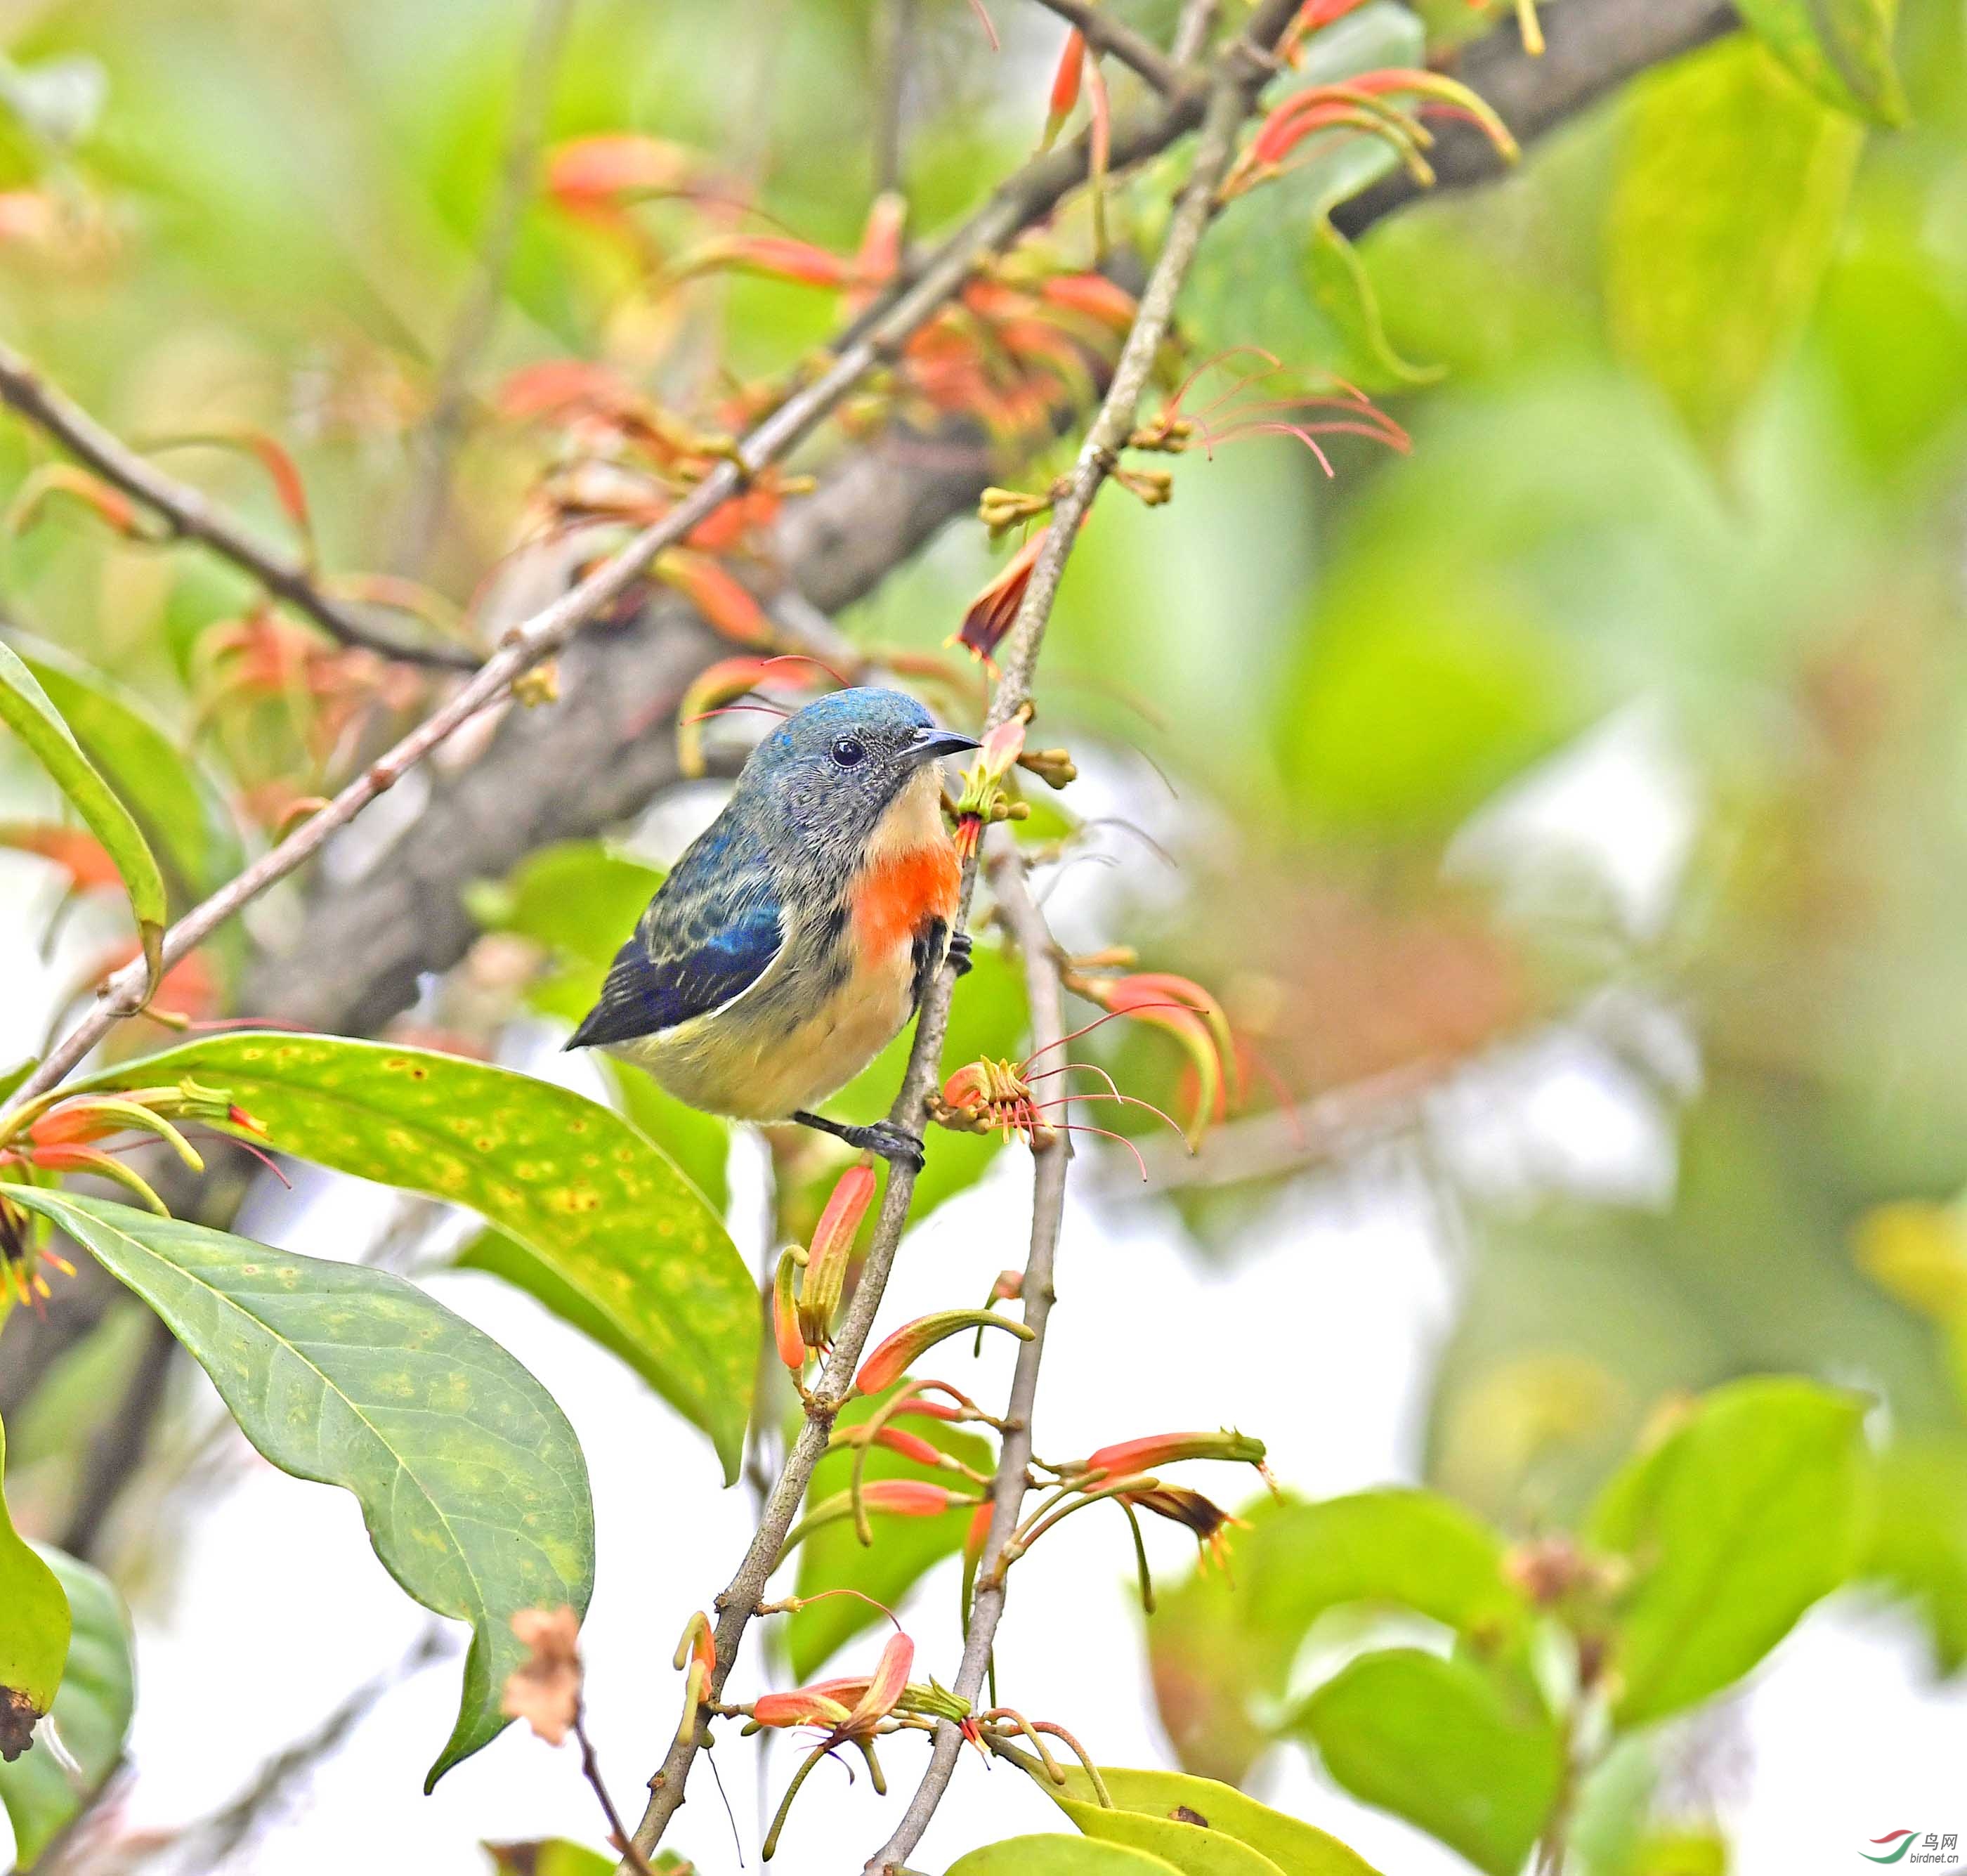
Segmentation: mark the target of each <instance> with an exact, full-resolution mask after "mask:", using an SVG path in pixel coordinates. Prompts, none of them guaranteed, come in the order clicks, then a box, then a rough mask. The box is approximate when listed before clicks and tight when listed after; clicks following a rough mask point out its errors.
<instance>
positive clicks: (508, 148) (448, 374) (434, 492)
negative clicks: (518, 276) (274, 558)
mask: <svg viewBox="0 0 1967 1876" xmlns="http://www.w3.org/2000/svg"><path fill="white" fill-rule="evenodd" d="M574 5H575V0H534V6H533V17H532V21H531V24H530V26H529V27H528V28H527V31H526V39H525V47H524V48H523V50H522V51H521V53H520V54H519V70H518V77H517V78H516V79H515V81H514V82H513V87H512V118H511V121H510V122H509V125H507V128H506V132H505V160H504V163H503V164H502V166H501V169H500V173H499V189H498V195H497V198H496V200H495V201H494V202H493V206H492V212H491V214H490V215H489V217H488V218H487V219H486V225H485V233H484V235H483V241H482V244H481V246H480V251H479V258H478V277H477V279H476V280H475V281H474V282H473V284H472V287H471V290H470V293H468V294H467V296H466V297H465V299H464V301H463V304H462V305H461V306H460V307H459V309H458V312H457V319H456V321H455V322H454V324H453V325H452V327H451V338H450V341H449V342H448V343H447V344H446V346H445V347H444V357H443V359H442V361H441V363H440V364H439V365H438V374H437V391H436V395H435V396H434V398H433V399H432V400H431V409H430V414H429V416H428V417H427V418H425V420H424V425H423V428H422V431H421V432H419V434H418V437H417V439H416V445H415V456H416V469H415V477H414V479H413V480H412V483H411V485H410V490H409V496H408V498H407V500H405V503H404V513H405V522H404V526H403V532H402V545H401V547H400V548H399V551H398V554H397V555H396V561H397V564H398V565H399V567H401V568H402V569H403V571H405V572H406V573H409V574H415V573H416V572H417V571H418V569H419V568H421V567H422V565H423V564H424V562H425V561H426V560H427V559H428V556H429V553H430V550H431V546H432V545H433V544H434V542H435V540H436V539H437V535H438V530H439V529H441V527H442V526H443V525H444V512H445V510H446V509H447V508H448V507H449V506H450V505H451V464H452V462H453V461H454V459H455V458H456V456H457V446H458V445H459V443H460V442H461V441H462V440H463V435H464V424H465V417H466V415H467V412H468V410H469V409H470V382H471V374H472V373H473V370H476V367H477V364H478V360H479V357H480V354H481V353H483V351H484V350H485V348H486V345H487V344H489V343H490V342H491V338H492V334H493V329H494V328H495V327H496V325H497V323H498V319H499V308H500V306H502V304H503V303H504V302H505V278H506V276H507V274H508V273H509V272H510V271H511V269H512V250H513V248H514V247H515V246H516V245H517V244H518V238H519V226H520V224H521V223H522V222H523V221H524V220H525V214H526V205H527V204H528V202H530V201H531V199H532V193H533V184H534V181H535V178H536V177H537V176H538V173H539V167H540V146H541V144H542V143H543V142H544V141H545V137H546V131H547V114H548V112H550V111H551V108H552V106H553V94H554V79H556V78H557V76H558V75H559V72H560V53H561V52H562V50H563V49H564V47H565V46H566V44H567V27H568V24H569V23H570V21H572V19H573V9H574Z"/></svg>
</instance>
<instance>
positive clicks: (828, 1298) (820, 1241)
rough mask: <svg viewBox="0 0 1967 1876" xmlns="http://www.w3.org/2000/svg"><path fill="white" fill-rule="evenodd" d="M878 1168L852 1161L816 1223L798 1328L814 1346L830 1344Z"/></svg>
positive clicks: (801, 1298)
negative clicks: (856, 1238) (855, 1238)
mask: <svg viewBox="0 0 1967 1876" xmlns="http://www.w3.org/2000/svg"><path fill="white" fill-rule="evenodd" d="M874 1187H875V1179H874V1168H873V1167H872V1166H864V1165H858V1164H857V1165H854V1166H849V1167H848V1169H847V1170H846V1171H845V1172H843V1173H841V1176H840V1179H839V1182H838V1183H837V1184H836V1185H835V1187H834V1189H833V1191H832V1195H831V1196H830V1197H829V1198H828V1199H827V1202H826V1208H825V1210H824V1211H822V1212H821V1213H820V1215H819V1224H817V1225H816V1226H815V1227H813V1234H812V1249H811V1250H810V1251H809V1252H808V1253H807V1256H806V1276H805V1277H804V1278H803V1279H802V1281H801V1282H800V1284H799V1331H800V1333H801V1334H803V1335H804V1336H805V1337H806V1345H807V1346H808V1347H811V1348H823V1347H825V1346H826V1345H827V1343H828V1337H829V1335H830V1334H831V1331H832V1328H833V1317H834V1312H835V1311H836V1310H837V1309H838V1308H839V1307H840V1299H841V1293H842V1292H843V1291H844V1290H845V1288H846V1285H847V1266H848V1260H849V1259H850V1257H851V1254H852V1252H853V1249H854V1237H855V1236H856V1235H857V1234H858V1232H859V1231H860V1229H861V1220H862V1219H863V1218H865V1217H866V1216H867V1208H868V1206H869V1205H870V1204H871V1203H872V1202H873V1201H874Z"/></svg>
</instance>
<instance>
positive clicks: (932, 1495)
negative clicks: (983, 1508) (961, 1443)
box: [861, 1479, 970, 1518]
mask: <svg viewBox="0 0 1967 1876" xmlns="http://www.w3.org/2000/svg"><path fill="white" fill-rule="evenodd" d="M861 1497H862V1498H863V1499H864V1500H865V1501H866V1502H867V1506H868V1509H870V1510H871V1511H883V1512H887V1513H888V1514H889V1515H890V1516H891V1517H895V1518H938V1517H940V1516H941V1515H942V1514H943V1513H944V1512H946V1511H948V1509H949V1508H950V1507H951V1506H952V1505H967V1504H968V1503H969V1502H970V1500H969V1499H967V1497H966V1498H959V1497H958V1496H957V1495H956V1494H955V1493H954V1492H952V1491H951V1490H950V1489H949V1488H948V1486H945V1485H932V1484H931V1483H929V1480H926V1479H875V1480H870V1482H869V1483H867V1485H865V1486H863V1487H862V1488H861Z"/></svg>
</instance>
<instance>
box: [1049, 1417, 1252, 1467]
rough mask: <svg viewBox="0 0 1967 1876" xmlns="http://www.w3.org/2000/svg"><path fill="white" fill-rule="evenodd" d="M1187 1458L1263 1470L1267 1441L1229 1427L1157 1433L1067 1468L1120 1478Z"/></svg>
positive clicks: (1120, 1443) (1106, 1449)
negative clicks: (1209, 1431) (1201, 1431)
mask: <svg viewBox="0 0 1967 1876" xmlns="http://www.w3.org/2000/svg"><path fill="white" fill-rule="evenodd" d="M1184 1459H1222V1460H1231V1461H1232V1462H1234V1463H1236V1464H1242V1465H1249V1466H1255V1467H1258V1468H1260V1469H1261V1467H1262V1466H1263V1464H1264V1442H1263V1441H1261V1440H1258V1439H1252V1438H1251V1437H1250V1436H1249V1435H1248V1434H1247V1433H1237V1432H1234V1431H1231V1430H1229V1428H1219V1429H1218V1430H1217V1431H1216V1432H1213V1433H1155V1434H1148V1435H1147V1436H1146V1437H1145V1438H1141V1439H1134V1440H1122V1441H1118V1442H1117V1443H1116V1444H1113V1445H1112V1446H1103V1447H1100V1450H1099V1451H1097V1453H1089V1454H1087V1456H1086V1457H1085V1458H1084V1459H1082V1460H1080V1461H1079V1463H1078V1464H1077V1465H1075V1466H1072V1467H1068V1468H1067V1470H1069V1471H1071V1472H1074V1473H1083V1472H1099V1473H1105V1474H1106V1476H1107V1477H1109V1478H1116V1479H1117V1478H1120V1477H1124V1476H1125V1475H1126V1473H1130V1472H1151V1471H1153V1470H1154V1469H1155V1467H1157V1466H1171V1465H1174V1464H1177V1463H1178V1462H1179V1461H1181V1460H1184Z"/></svg>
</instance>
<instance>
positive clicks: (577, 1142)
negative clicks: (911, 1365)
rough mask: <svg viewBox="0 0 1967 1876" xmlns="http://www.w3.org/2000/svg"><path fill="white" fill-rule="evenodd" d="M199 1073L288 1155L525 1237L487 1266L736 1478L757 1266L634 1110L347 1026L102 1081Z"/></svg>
mask: <svg viewBox="0 0 1967 1876" xmlns="http://www.w3.org/2000/svg"><path fill="white" fill-rule="evenodd" d="M187 1075H189V1076H190V1077H192V1078H193V1079H195V1080H197V1081H199V1082H204V1083H205V1084H206V1085H208V1086H212V1087H216V1088H224V1089H225V1090H227V1091H228V1093H229V1095H231V1098H232V1099H233V1100H234V1101H236V1102H237V1103H238V1105H240V1106H241V1107H243V1108H245V1109H246V1110H247V1111H248V1112H249V1113H250V1114H252V1115H253V1116H254V1118H256V1119H257V1120H259V1121H261V1122H262V1123H263V1124H264V1125H265V1127H266V1130H267V1131H268V1134H270V1137H271V1142H272V1144H273V1146H275V1147H278V1148H279V1150H281V1151H282V1152H283V1153H295V1154H297V1155H299V1156H300V1157H301V1158H302V1159H304V1160H315V1161H317V1162H318V1163H320V1164H321V1165H322V1166H332V1167H334V1169H336V1170H337V1171H338V1172H352V1173H354V1174H356V1175H357V1176H359V1177H360V1178H363V1179H376V1180H379V1181H380V1182H382V1183H383V1184H385V1185H399V1186H402V1187H403V1188H404V1189H405V1190H407V1191H410V1192H425V1193H427V1194H428V1195H430V1196H431V1198H441V1199H447V1200H449V1201H450V1202H451V1203H452V1204H454V1205H468V1206H470V1208H471V1209H472V1210H473V1211H476V1212H479V1213H480V1214H482V1215H483V1216H484V1217H485V1218H486V1219H488V1220H489V1221H490V1222H491V1223H492V1224H495V1225H496V1226H497V1227H499V1231H501V1232H502V1233H503V1234H505V1239H507V1240H510V1241H509V1243H507V1244H504V1245H502V1246H501V1247H494V1246H493V1245H492V1244H490V1243H489V1240H488V1243H487V1244H486V1247H485V1254H484V1255H483V1257H480V1258H478V1259H477V1261H480V1262H482V1263H485V1264H486V1265H487V1266H488V1267H490V1268H492V1269H493V1270H496V1272H497V1273H498V1274H499V1275H500V1276H505V1277H507V1278H509V1279H510V1280H512V1281H513V1282H516V1283H518V1284H519V1285H520V1286H521V1287H522V1288H525V1289H528V1290H530V1291H531V1292H533V1293H534V1294H535V1295H538V1297H539V1298H540V1299H541V1301H542V1302H544V1303H545V1304H546V1305H547V1307H548V1308H553V1309H556V1310H557V1311H558V1312H560V1313H561V1314H563V1315H565V1316H566V1317H567V1319H568V1320H569V1321H572V1322H573V1324H574V1326H575V1327H576V1328H580V1329H582V1330H583V1331H586V1332H588V1333H589V1334H596V1336H597V1339H599V1340H601V1341H603V1342H604V1343H605V1344H606V1346H607V1347H610V1348H612V1349H613V1350H615V1352H616V1353H617V1354H619V1355H621V1356H622V1358H623V1359H624V1360H627V1361H628V1362H629V1363H631V1365H632V1366H633V1367H635V1370H636V1371H637V1373H639V1374H640V1375H641V1376H642V1377H643V1379H644V1380H646V1381H647V1382H648V1383H649V1384H650V1386H652V1387H653V1388H654V1389H655V1390H656V1391H657V1392H658V1393H659V1394H661V1396H663V1398H664V1399H665V1400H667V1401H668V1402H670V1403H671V1404H672V1405H673V1406H675V1407H676V1408H677V1410H678V1411H679V1412H681V1413H683V1414H684V1415H686V1416H687V1417H688V1418H690V1420H692V1421H693V1422H695V1423H696V1425H698V1426H699V1427H702V1428H703V1429H704V1431H706V1432H707V1433H708V1434H709V1435H710V1437H711V1439H712V1443H713V1444H715V1447H716V1448H717V1451H718V1454H719V1457H721V1458H722V1460H723V1462H724V1467H725V1477H726V1479H727V1480H731V1479H735V1477H736V1476H737V1468H738V1459H739V1457H740V1455H741V1452H742V1450H743V1446H744V1422H745V1419H746V1417H747V1416H748V1414H749V1412H750V1411H751V1389H752V1385H753V1383H754V1378H755V1376H756V1373H757V1357H758V1334H759V1324H758V1301H757V1292H756V1291H755V1290H754V1288H753V1286H752V1282H751V1273H749V1272H748V1270H746V1269H745V1268H744V1260H743V1259H742V1258H741V1257H739V1256H738V1251H737V1247H735V1245H733V1244H732V1242H731V1239H730V1236H729V1234H728V1233H727V1232H726V1231H725V1228H724V1224H723V1221H722V1219H721V1218H719V1217H718V1215H717V1214H716V1213H715V1211H712V1208H711V1207H710V1205H709V1203H708V1202H706V1199H705V1198H704V1196H703V1195H702V1193H701V1192H699V1191H698V1190H697V1189H696V1187H695V1186H694V1185H692V1184H691V1183H690V1181H689V1180H688V1179H686V1178H685V1177H684V1176H683V1174H682V1173H681V1172H680V1171H678V1169H677V1167H676V1166H675V1165H674V1164H673V1162H672V1161H671V1160H670V1158H669V1156H667V1154H666V1153H664V1152H663V1151H662V1150H661V1148H660V1147H657V1146H656V1145H655V1144H654V1143H653V1142H651V1141H650V1140H647V1139H645V1138H644V1137H643V1136H642V1134H640V1133H638V1131H637V1130H635V1127H632V1126H631V1125H630V1124H629V1123H628V1121H625V1120H624V1119H623V1118H622V1117H621V1116H620V1115H619V1114H615V1113H614V1112H613V1111H611V1110H610V1109H609V1108H604V1107H602V1106H599V1105H597V1104H596V1102H594V1101H589V1100H587V1099H586V1098H584V1097H583V1096H582V1095H577V1094H575V1093H573V1092H572V1091H571V1090H570V1089H568V1088H558V1087H556V1086H554V1085H553V1084H552V1083H551V1082H543V1081H538V1080H536V1079H534V1078H533V1077H532V1076H531V1075H520V1074H517V1073H515V1072H514V1071H512V1069H500V1068H493V1067H490V1066H487V1065H486V1063H482V1062H468V1061H466V1060H464V1059H463V1058H461V1057H460V1056H449V1055H441V1054H438V1053H435V1052H434V1051H431V1050H419V1049H406V1048H399V1047H396V1046H393V1045H391V1044H388V1043H370V1042H351V1041H347V1040H343V1039H342V1038H341V1037H334V1036H291V1035H262V1034H257V1033H250V1032H248V1033H239V1034H236V1035H230V1036H215V1037H208V1038H207V1039H206V1040H204V1041H202V1042H195V1043H187V1044H186V1045H185V1046H183V1047H182V1048H177V1049H173V1050H167V1051H166V1052H165V1053H163V1054H162V1055H157V1056H149V1057H147V1058H146V1059H144V1060H143V1061H140V1062H130V1063H121V1064H119V1065H118V1067H117V1068H116V1069H115V1071H114V1072H113V1073H111V1074H108V1075H102V1076H99V1078H97V1079H95V1081H94V1082H91V1083H90V1084H89V1085H90V1086H92V1087H95V1088H111V1087H115V1088H136V1087H144V1086H151V1085H157V1084H158V1083H160V1082H174V1081H178V1080H181V1079H183V1078H185V1077H186V1076H187ZM515 1247H517V1248H516V1249H515ZM535 1279H537V1280H535ZM570 1302H578V1303H579V1304H580V1305H582V1307H580V1308H574V1307H572V1306H570ZM599 1324H605V1325H606V1328H607V1331H608V1332H607V1333H606V1334H601V1333H599V1328H598V1326H597V1325H599Z"/></svg>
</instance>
